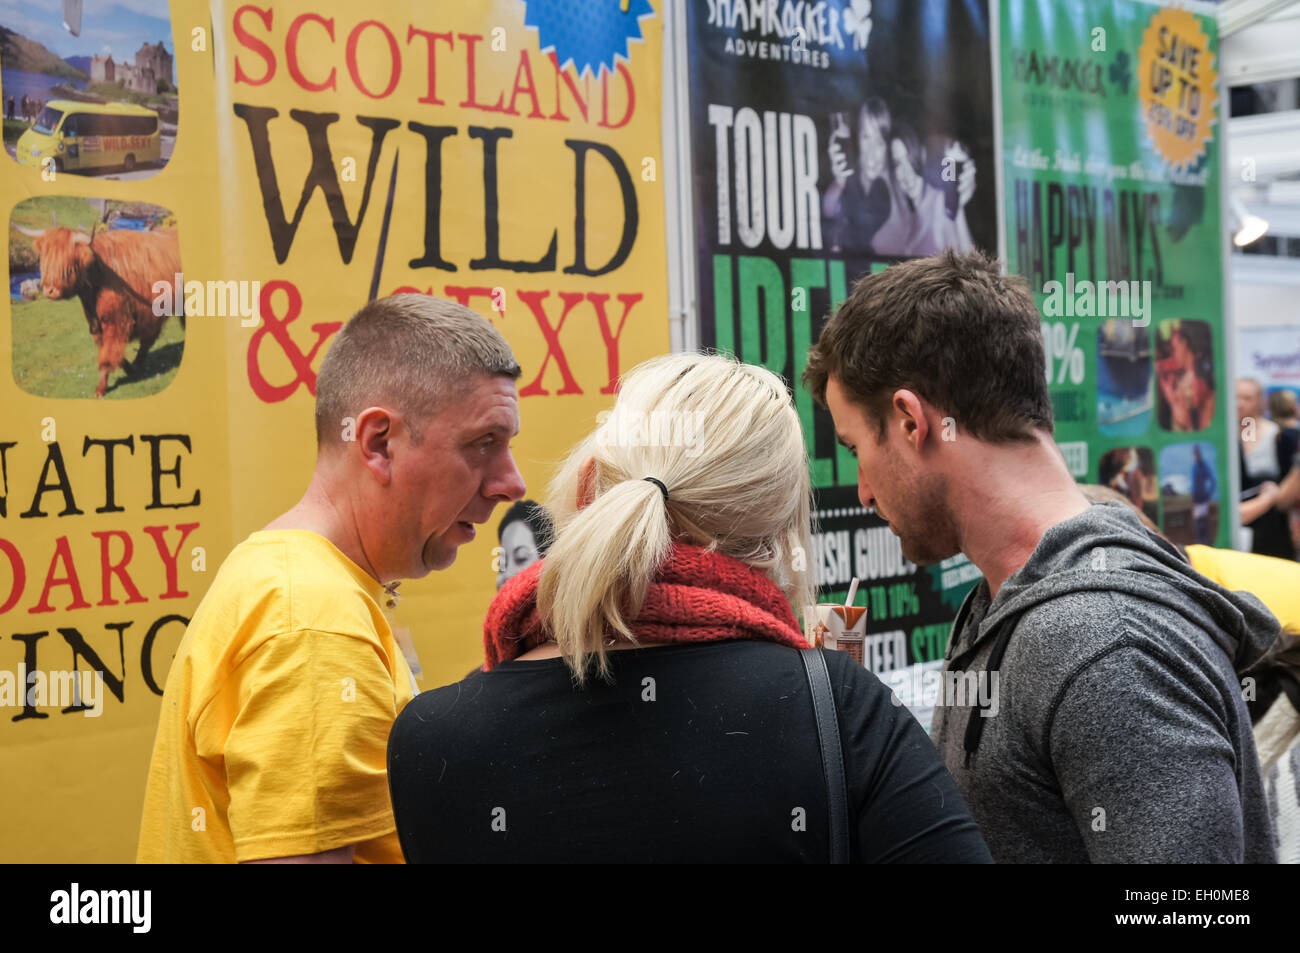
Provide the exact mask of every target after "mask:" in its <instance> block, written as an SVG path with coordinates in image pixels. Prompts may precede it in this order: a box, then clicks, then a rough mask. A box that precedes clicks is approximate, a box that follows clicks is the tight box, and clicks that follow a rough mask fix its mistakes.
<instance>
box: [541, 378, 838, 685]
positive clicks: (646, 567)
mask: <svg viewBox="0 0 1300 953" xmlns="http://www.w3.org/2000/svg"><path fill="white" fill-rule="evenodd" d="M646 477H654V478H655V479H656V480H659V481H661V482H662V483H663V484H664V485H665V486H666V488H667V491H668V498H667V499H665V498H664V493H663V492H662V491H661V490H660V489H659V487H658V486H657V485H656V484H655V483H653V482H650V481H649V480H646V479H645V478H646ZM811 504H812V487H811V482H810V479H809V473H808V454H807V450H806V448H805V446H804V438H803V431H802V429H801V428H800V425H799V416H798V413H797V412H796V411H795V408H794V402H793V401H792V400H791V399H790V394H789V391H788V390H787V389H786V386H785V383H784V382H783V381H782V380H781V378H779V377H777V376H776V375H775V374H773V373H772V372H771V371H769V370H766V369H765V368H762V367H757V366H754V365H751V364H742V363H740V362H739V361H736V360H735V359H734V358H730V357H724V356H722V355H717V354H678V355H671V356H666V357H659V358H654V359H653V360H650V361H647V362H645V363H644V364H641V365H639V366H638V367H636V368H634V369H633V370H632V371H630V372H629V373H628V374H627V375H626V377H625V378H624V379H623V382H622V386H621V387H620V389H619V396H618V399H617V402H616V403H615V406H614V410H613V411H612V412H611V413H609V414H602V415H601V420H600V422H599V425H598V427H597V428H596V431H595V432H594V433H593V434H591V436H589V437H587V438H586V439H585V440H584V441H582V443H580V444H579V445H578V446H577V447H575V448H574V450H573V451H572V452H571V453H570V455H569V457H568V459H567V460H566V461H565V463H564V464H563V465H562V466H561V468H560V470H559V472H558V473H557V474H556V476H555V479H554V480H553V481H552V483H551V487H550V491H549V493H548V496H547V508H548V509H549V510H550V512H551V515H552V518H553V520H554V526H555V538H554V542H553V543H552V545H551V548H550V551H549V552H548V554H547V557H546V561H545V563H544V565H543V567H542V574H541V579H540V581H539V586H538V614H539V617H540V619H541V621H542V623H543V625H544V626H546V627H547V628H548V629H549V631H550V634H551V636H552V637H553V638H554V639H555V641H556V644H557V645H558V646H559V648H560V653H561V654H562V655H563V656H564V658H565V660H566V661H567V662H568V664H569V667H570V668H571V670H572V671H573V674H574V677H575V679H576V680H577V681H578V683H579V684H581V683H582V682H583V681H584V680H585V679H586V678H587V676H588V674H589V669H590V666H591V663H592V662H593V661H595V663H596V666H597V670H598V672H599V674H600V675H601V676H602V677H605V678H608V677H609V674H610V669H609V664H608V658H607V654H606V646H605V640H606V638H607V637H609V636H619V637H622V638H625V639H631V640H633V641H635V639H634V636H633V633H632V623H633V622H634V621H635V620H636V618H637V616H638V614H639V613H640V611H641V607H642V605H643V603H644V600H645V596H646V591H647V589H648V587H649V585H650V583H651V582H652V580H653V579H654V577H655V574H656V573H657V572H658V570H659V568H660V567H661V565H662V564H663V562H664V560H665V559H666V558H667V557H668V555H669V552H670V550H671V548H672V544H673V541H674V539H676V540H680V541H682V542H686V543H691V544H694V545H696V546H702V547H706V548H709V549H713V550H716V551H718V552H721V553H723V554H725V555H728V556H732V557H734V558H736V559H739V560H741V561H742V562H745V563H747V564H748V565H750V566H752V567H753V568H755V569H757V570H759V571H761V572H763V573H765V574H766V575H767V576H768V577H769V578H770V579H772V581H773V582H775V583H776V584H777V585H778V586H780V588H781V589H782V591H783V592H784V593H785V595H786V597H787V598H788V599H789V600H790V601H791V603H792V605H793V606H794V608H795V612H796V614H798V611H799V610H800V609H801V608H802V607H803V606H804V605H807V604H808V603H810V602H811V601H812V599H813V585H812V579H811V572H810V571H809V569H808V566H809V564H810V563H811V561H812V560H811V546H812V537H811V523H812V505H811ZM701 583H702V584H706V585H707V583H708V580H701Z"/></svg>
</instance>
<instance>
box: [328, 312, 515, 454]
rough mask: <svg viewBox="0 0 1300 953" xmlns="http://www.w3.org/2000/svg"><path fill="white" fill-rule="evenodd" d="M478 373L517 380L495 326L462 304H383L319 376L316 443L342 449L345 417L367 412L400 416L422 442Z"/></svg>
mask: <svg viewBox="0 0 1300 953" xmlns="http://www.w3.org/2000/svg"><path fill="white" fill-rule="evenodd" d="M480 374H488V375H493V376H503V377H510V378H512V379H518V377H519V362H518V361H517V360H515V355H514V352H513V351H511V350H510V345H509V344H507V343H506V339H505V338H503V337H502V336H501V334H500V332H499V331H497V329H496V328H494V327H492V325H491V324H490V323H488V321H486V320H485V319H484V318H482V317H481V316H479V315H478V314H476V313H475V312H473V311H471V310H470V309H469V308H467V307H465V306H464V305H462V304H457V303H456V302H454V301H447V300H445V299H443V298H434V297H430V296H429V295H422V294H398V295H390V296H389V297H387V298H378V299H376V300H375V301H372V302H370V303H369V304H367V305H366V306H365V307H363V308H362V309H361V310H360V311H358V312H357V313H356V314H354V315H353V316H352V319H351V320H350V321H348V323H347V324H345V325H344V326H343V328H342V330H340V331H339V333H338V335H337V336H336V337H335V338H334V341H333V343H332V344H331V345H330V349H329V350H328V351H327V352H326V353H325V358H324V360H322V361H321V366H320V373H319V374H318V375H317V377H316V443H317V446H318V447H322V448H323V447H325V446H328V445H331V444H337V443H341V442H342V441H343V434H344V431H345V428H346V424H345V418H348V417H351V418H352V419H353V420H355V419H356V417H357V415H358V414H360V413H361V411H363V410H365V409H366V408H367V407H376V406H384V407H391V408H392V409H393V410H395V411H397V412H399V413H400V414H402V416H403V417H404V418H406V420H407V422H408V424H409V425H410V427H411V432H412V435H413V438H414V439H415V441H416V442H417V443H418V442H419V440H420V439H421V437H422V429H423V425H424V424H425V423H427V422H428V420H429V419H430V418H431V417H433V416H434V415H435V414H437V413H438V412H439V411H440V410H442V409H443V408H444V407H445V406H446V405H447V404H448V403H451V402H453V401H455V400H456V399H457V398H458V397H459V396H460V395H461V392H462V390H463V385H464V384H465V383H466V382H467V381H468V380H469V379H470V378H472V377H475V376H478V375H480Z"/></svg>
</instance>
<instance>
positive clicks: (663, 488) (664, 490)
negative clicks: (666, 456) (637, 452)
mask: <svg viewBox="0 0 1300 953" xmlns="http://www.w3.org/2000/svg"><path fill="white" fill-rule="evenodd" d="M641 479H643V480H648V481H649V482H651V483H653V484H654V485H655V486H657V487H659V492H660V493H662V494H663V495H664V502H665V503H667V502H668V487H666V486H664V485H663V483H661V482H660V481H659V480H656V479H655V478H654V477H642V478H641Z"/></svg>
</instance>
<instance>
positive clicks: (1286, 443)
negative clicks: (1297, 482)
mask: <svg viewBox="0 0 1300 953" xmlns="http://www.w3.org/2000/svg"><path fill="white" fill-rule="evenodd" d="M1298 450H1300V430H1297V429H1295V428H1294V427H1283V428H1282V429H1281V430H1280V431H1278V435H1277V473H1278V477H1277V482H1278V483H1281V482H1282V478H1283V477H1285V476H1286V475H1287V473H1289V472H1290V470H1291V467H1292V466H1294V465H1295V455H1296V452H1297V451H1298Z"/></svg>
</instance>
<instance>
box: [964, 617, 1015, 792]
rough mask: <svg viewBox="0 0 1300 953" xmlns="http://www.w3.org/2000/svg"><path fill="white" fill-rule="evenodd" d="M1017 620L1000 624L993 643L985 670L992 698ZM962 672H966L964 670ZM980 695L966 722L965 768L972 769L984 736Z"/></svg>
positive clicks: (976, 695)
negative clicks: (994, 678)
mask: <svg viewBox="0 0 1300 953" xmlns="http://www.w3.org/2000/svg"><path fill="white" fill-rule="evenodd" d="M1017 618H1018V616H1012V617H1010V618H1007V619H1003V620H1002V621H1001V622H1000V623H998V636H997V641H996V642H994V643H993V651H992V653H990V654H989V662H988V665H987V666H985V669H984V675H985V676H986V677H987V678H989V679H990V686H989V695H990V696H991V695H992V693H993V691H995V689H994V687H993V686H994V685H995V684H996V683H995V682H993V681H992V679H993V676H994V675H996V674H997V672H998V670H999V669H1000V668H1001V667H1002V658H1003V656H1005V655H1006V654H1007V645H1008V644H1009V643H1010V642H1011V636H1012V634H1013V633H1014V632H1015V630H1016V626H1015V621H1016V619H1017ZM962 670H963V671H964V669H962ZM980 694H981V693H980V692H978V691H977V692H976V693H975V705H973V706H971V709H970V719H969V720H968V721H967V722H966V734H965V736H964V738H963V740H962V746H963V747H964V748H965V749H966V763H965V766H966V767H967V768H969V767H970V759H971V756H972V755H973V754H975V752H976V751H977V750H978V749H979V746H980V738H981V737H982V736H983V734H984V719H985V717H986V716H985V715H984V713H983V712H984V709H985V708H986V707H987V704H986V703H985V702H982V701H980V700H979V696H980ZM977 709H978V710H977Z"/></svg>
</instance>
